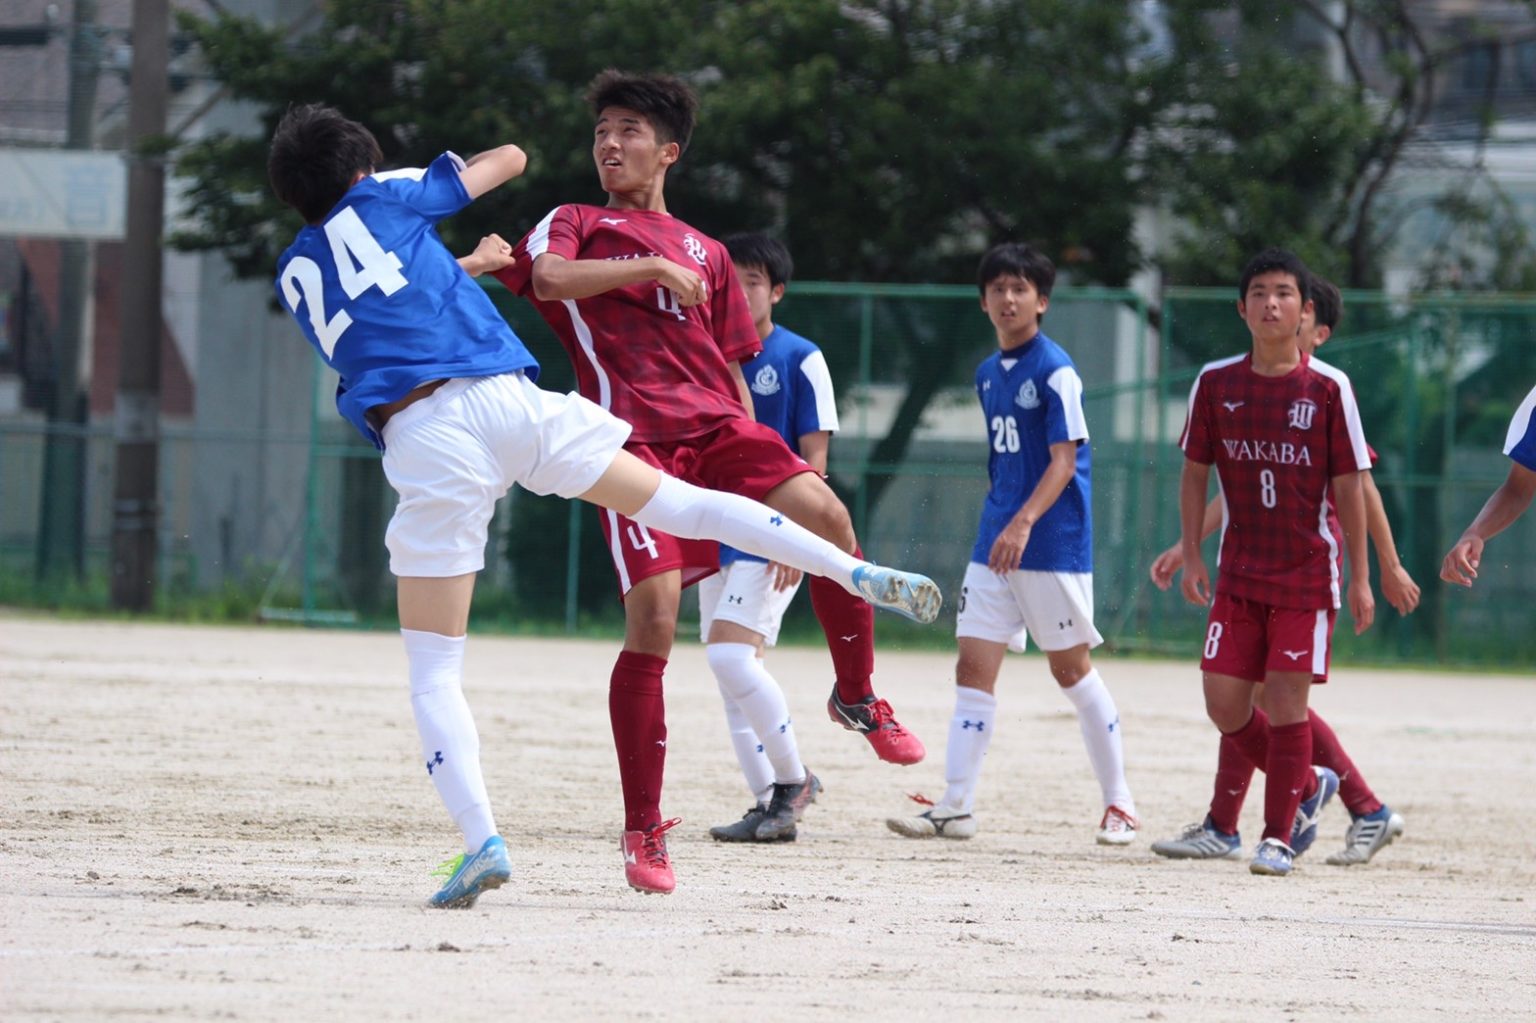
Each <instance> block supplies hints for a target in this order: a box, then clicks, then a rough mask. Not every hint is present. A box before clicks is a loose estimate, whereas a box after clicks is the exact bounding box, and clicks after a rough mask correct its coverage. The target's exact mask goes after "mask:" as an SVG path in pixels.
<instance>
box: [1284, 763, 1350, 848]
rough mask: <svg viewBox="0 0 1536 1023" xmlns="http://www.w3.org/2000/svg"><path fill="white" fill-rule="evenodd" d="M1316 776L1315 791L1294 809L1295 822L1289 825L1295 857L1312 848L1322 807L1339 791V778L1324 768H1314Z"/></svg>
mask: <svg viewBox="0 0 1536 1023" xmlns="http://www.w3.org/2000/svg"><path fill="white" fill-rule="evenodd" d="M1312 770H1313V772H1314V773H1315V774H1316V775H1317V791H1316V792H1314V793H1312V795H1311V796H1309V797H1308V798H1306V799H1303V800H1302V801H1301V804H1300V805H1299V806H1297V807H1296V820H1295V821H1294V822H1293V823H1292V824H1291V849H1292V850H1293V851H1294V852H1295V854H1296V855H1297V856H1300V855H1301V854H1302V853H1304V852H1306V851H1307V850H1308V849H1310V848H1312V843H1313V842H1315V841H1317V822H1318V819H1319V818H1320V817H1322V815H1323V807H1325V806H1327V805H1328V801H1329V800H1330V799H1332V798H1333V796H1334V793H1336V792H1338V791H1339V776H1338V775H1336V774H1334V773H1333V772H1332V771H1330V770H1329V769H1328V768H1326V767H1314V768H1312Z"/></svg>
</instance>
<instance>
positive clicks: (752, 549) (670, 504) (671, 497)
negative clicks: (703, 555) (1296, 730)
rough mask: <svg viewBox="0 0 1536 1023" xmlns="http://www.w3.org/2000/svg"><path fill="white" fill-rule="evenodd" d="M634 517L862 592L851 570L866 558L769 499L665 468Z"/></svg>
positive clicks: (663, 530) (665, 530)
mask: <svg viewBox="0 0 1536 1023" xmlns="http://www.w3.org/2000/svg"><path fill="white" fill-rule="evenodd" d="M630 518H631V519H633V520H634V521H636V522H638V523H640V525H642V526H647V527H650V528H653V529H659V530H661V531H662V532H664V533H671V534H672V535H673V536H680V537H683V538H685V539H690V540H719V541H720V542H721V543H726V544H729V545H730V546H732V547H735V548H736V549H737V550H741V551H746V552H747V553H748V554H756V555H757V556H758V557H760V558H768V559H769V560H770V561H777V562H779V563H781V564H785V565H789V566H790V567H792V568H798V569H800V570H801V571H803V572H809V573H811V574H812V575H819V576H825V577H826V578H828V579H830V580H832V581H833V582H835V583H837V584H838V585H839V586H841V587H842V588H843V589H845V590H847V591H848V592H849V593H852V594H853V595H854V596H860V594H859V591H858V590H857V589H856V588H855V587H854V585H853V570H854V569H856V568H858V567H859V566H861V565H864V564H866V563H865V562H863V561H861V560H859V559H858V558H856V557H854V556H853V555H852V554H849V553H847V552H846V551H843V550H840V549H839V548H838V547H837V546H836V545H835V544H833V543H831V542H830V541H827V540H823V539H822V538H821V537H819V536H817V535H816V534H815V533H812V532H811V531H810V530H808V529H805V528H803V527H801V526H798V525H796V524H795V523H793V522H791V521H790V520H789V519H787V518H785V517H784V516H783V515H782V514H780V513H779V512H776V511H774V510H773V509H772V508H770V507H768V506H767V505H766V504H759V503H758V502H756V501H752V500H749V499H747V498H745V497H741V496H739V495H737V494H725V493H721V492H720V491H718V490H705V489H704V488H703V487H696V486H694V485H693V484H691V483H684V482H683V481H682V480H680V479H677V478H676V477H674V476H668V475H667V474H666V473H662V476H661V486H659V487H657V488H656V493H655V494H653V495H651V499H650V500H649V501H648V502H646V505H645V507H643V508H641V509H640V510H639V511H637V512H635V513H634V514H633V515H631V516H630Z"/></svg>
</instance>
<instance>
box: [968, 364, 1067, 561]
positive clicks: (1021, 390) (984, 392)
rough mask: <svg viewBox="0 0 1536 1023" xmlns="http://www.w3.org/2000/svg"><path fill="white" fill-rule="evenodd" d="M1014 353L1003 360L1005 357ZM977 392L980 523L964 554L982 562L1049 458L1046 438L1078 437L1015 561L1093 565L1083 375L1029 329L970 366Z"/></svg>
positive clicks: (1053, 440)
mask: <svg viewBox="0 0 1536 1023" xmlns="http://www.w3.org/2000/svg"><path fill="white" fill-rule="evenodd" d="M1005 359H1006V360H1016V361H1013V362H1012V364H1011V365H1009V366H1004V364H1003V363H1004V360H1005ZM976 397H977V398H979V399H980V400H981V411H982V415H983V416H984V417H985V419H986V424H987V441H988V443H989V444H990V445H991V450H990V451H989V453H988V455H987V477H988V478H989V479H990V480H991V484H992V485H991V488H990V489H989V490H988V491H987V499H986V501H985V502H984V503H983V504H982V506H981V526H980V528H979V529H978V530H977V533H976V546H975V547H973V548H972V549H971V560H972V561H974V562H977V563H978V564H982V565H985V564H986V563H987V558H988V556H989V555H990V554H991V552H992V544H993V543H995V542H996V540H997V535H998V534H999V533H1001V532H1002V531H1003V529H1004V527H1006V526H1007V525H1008V523H1009V521H1011V520H1012V519H1013V517H1014V516H1015V515H1017V514H1018V511H1019V509H1020V508H1022V507H1023V506H1024V502H1025V501H1027V500H1029V495H1030V494H1032V493H1034V492H1035V487H1036V485H1037V484H1039V482H1040V477H1042V476H1044V475H1045V470H1046V467H1047V466H1049V465H1050V464H1051V445H1052V444H1060V443H1062V442H1064V441H1077V442H1078V445H1077V470H1076V472H1075V473H1074V475H1073V477H1072V480H1071V482H1069V483H1068V484H1067V488H1066V489H1065V490H1063V491H1062V492H1061V496H1060V497H1058V498H1057V499H1056V503H1055V504H1053V505H1051V507H1050V508H1049V509H1048V510H1047V511H1046V513H1045V514H1044V515H1042V516H1040V521H1038V522H1036V523H1035V525H1034V528H1033V529H1031V530H1030V534H1029V543H1028V544H1026V545H1025V547H1024V554H1023V556H1022V557H1020V559H1019V565H1018V567H1019V568H1024V569H1029V570H1031V571H1039V572H1092V571H1093V519H1092V516H1091V513H1090V510H1089V502H1090V496H1091V495H1090V492H1089V450H1088V421H1087V419H1086V418H1085V417H1084V415H1083V381H1082V379H1081V378H1080V377H1079V376H1078V375H1077V368H1076V367H1075V366H1073V365H1072V358H1071V356H1069V355H1067V353H1066V352H1064V351H1063V350H1062V349H1061V347H1060V346H1059V345H1057V344H1056V342H1054V341H1052V340H1051V339H1050V338H1048V337H1046V336H1045V335H1044V334H1036V335H1035V336H1034V337H1033V338H1032V339H1030V340H1029V341H1026V342H1025V343H1024V344H1022V345H1020V346H1019V347H1018V348H1014V349H1010V350H1009V351H1007V352H1002V351H999V352H994V353H992V355H990V356H988V357H987V358H986V359H984V360H983V361H982V363H981V365H980V366H978V367H977V368H976Z"/></svg>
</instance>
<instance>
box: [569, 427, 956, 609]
mask: <svg viewBox="0 0 1536 1023" xmlns="http://www.w3.org/2000/svg"><path fill="white" fill-rule="evenodd" d="M804 475H809V474H804ZM804 475H802V477H799V478H804ZM823 486H825V484H823ZM580 496H581V498H582V500H584V501H590V502H591V503H592V504H597V505H602V506H603V507H605V508H612V509H614V510H615V511H618V512H619V513H621V514H623V515H626V516H628V517H629V518H631V519H633V520H634V521H636V522H638V523H641V524H642V525H645V526H648V527H651V528H655V529H660V530H663V531H665V532H667V533H671V534H672V535H673V536H679V537H685V538H689V539H712V540H719V541H721V542H722V543H728V544H730V545H731V546H732V547H735V548H738V549H740V550H744V551H748V552H750V553H752V554H756V555H758V556H760V557H764V558H769V559H771V560H773V561H777V562H779V563H781V564H785V565H789V566H791V567H793V568H798V569H800V570H801V571H802V572H807V573H810V574H811V575H814V576H817V577H825V578H827V579H829V580H831V581H832V582H834V583H836V584H837V585H838V586H839V587H841V588H842V589H843V590H844V591H845V592H846V593H848V594H849V595H852V596H854V597H859V598H863V599H865V600H868V601H870V602H871V603H873V604H875V605H876V606H877V607H883V608H885V609H887V610H890V611H895V612H897V613H898V614H901V615H903V616H905V617H908V618H912V619H914V620H916V621H921V622H931V621H933V620H934V619H935V618H936V617H938V613H939V607H940V605H941V603H942V599H941V597H940V595H939V588H938V586H937V585H936V584H935V583H934V582H933V580H932V579H929V578H928V577H926V576H922V575H918V574H916V573H912V572H901V571H898V570H896V569H889V568H882V567H880V566H876V565H871V564H870V563H869V562H867V561H864V560H863V559H861V558H858V557H855V556H854V555H852V554H849V553H847V552H846V551H845V550H842V549H840V548H838V547H837V546H836V545H834V544H832V543H829V542H828V541H826V540H824V539H822V538H821V537H819V536H817V535H815V534H814V533H812V532H811V531H809V530H807V529H804V528H802V527H801V526H800V525H798V524H797V523H796V522H795V521H793V517H792V516H789V515H787V514H777V513H776V511H775V510H774V509H772V508H769V507H765V506H764V505H762V504H759V503H758V502H756V501H753V500H750V499H749V498H745V497H739V496H737V495H735V494H725V493H721V492H719V491H714V490H706V489H704V488H703V487H696V486H693V485H692V484H690V483H685V482H683V481H682V480H679V479H676V478H675V477H672V476H668V475H666V474H665V473H662V472H661V471H660V470H658V469H656V468H654V467H653V466H649V465H647V464H645V463H644V462H642V461H640V460H639V459H638V458H635V457H634V456H633V455H631V454H629V453H628V452H625V451H621V452H619V453H618V455H617V456H616V457H615V458H614V459H613V462H612V464H610V465H609V467H608V469H607V470H606V471H605V472H604V473H603V475H602V476H601V478H599V479H598V481H597V483H596V484H595V485H594V486H592V487H591V488H590V489H588V490H587V491H585V492H583V493H582V494H581V495H580Z"/></svg>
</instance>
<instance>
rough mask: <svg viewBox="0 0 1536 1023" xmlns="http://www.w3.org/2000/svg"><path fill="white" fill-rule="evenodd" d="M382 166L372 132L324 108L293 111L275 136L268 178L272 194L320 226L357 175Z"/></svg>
mask: <svg viewBox="0 0 1536 1023" xmlns="http://www.w3.org/2000/svg"><path fill="white" fill-rule="evenodd" d="M383 162H384V153H383V152H382V151H381V150H380V149H379V140H378V139H376V138H374V137H373V132H371V131H369V130H368V129H367V128H364V127H363V126H362V125H361V124H358V123H357V122H356V121H350V120H348V119H347V118H345V117H343V116H342V115H341V112H340V111H338V110H336V109H334V108H332V107H328V106H325V105H324V104H321V103H308V104H304V105H303V106H296V107H290V108H289V109H288V112H287V113H286V114H284V115H283V119H282V120H281V121H279V122H278V124H277V130H276V131H274V132H273V133H272V147H271V149H270V150H269V151H268V152H267V177H268V178H269V179H270V180H271V182H272V191H273V192H276V193H277V197H278V198H279V199H281V200H282V201H283V202H284V203H286V204H287V205H289V206H292V207H293V208H294V209H296V210H298V211H299V215H300V216H302V217H303V218H304V219H305V221H306V222H308V223H311V224H318V223H320V221H322V220H324V219H325V218H326V215H327V214H328V213H330V212H331V210H332V209H334V208H335V206H336V204H337V203H339V202H340V201H341V197H342V196H344V195H346V194H347V189H349V188H351V187H352V182H353V181H354V180H355V179H356V178H357V176H358V174H371V173H373V171H374V169H375V168H377V167H378V165H379V164H381V163H383Z"/></svg>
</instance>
